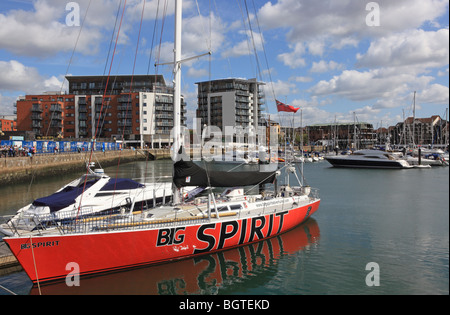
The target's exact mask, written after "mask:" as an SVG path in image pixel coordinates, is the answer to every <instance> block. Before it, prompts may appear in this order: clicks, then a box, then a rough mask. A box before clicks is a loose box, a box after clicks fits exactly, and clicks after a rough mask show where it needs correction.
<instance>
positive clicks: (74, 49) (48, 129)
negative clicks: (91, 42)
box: [45, 0, 92, 137]
mask: <svg viewBox="0 0 450 315" xmlns="http://www.w3.org/2000/svg"><path fill="white" fill-rule="evenodd" d="M91 2H92V0H89V4H88V7H87V8H86V12H85V13H84V17H83V21H82V22H81V26H80V31H79V32H78V36H77V39H76V41H75V45H74V47H73V50H72V55H71V56H70V59H69V64H68V65H67V69H66V74H65V75H64V79H63V82H62V83H61V89H60V91H59V95H61V93H62V90H63V88H64V82H65V81H64V80H65V78H66V76H67V74H68V73H69V69H70V66H71V64H72V60H73V56H74V55H75V51H76V49H77V46H78V42H79V40H80V36H81V32H82V30H83V28H84V23H85V21H86V17H87V14H88V12H89V8H90V7H91ZM50 110H51V107H50ZM54 115H55V111H53V112H52V115H51V117H50V123H49V125H48V127H47V131H46V133H45V136H46V137H47V136H48V133H49V131H50V127H51V125H52V120H53V116H54Z"/></svg>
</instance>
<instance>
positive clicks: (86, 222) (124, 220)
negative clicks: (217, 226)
mask: <svg viewBox="0 0 450 315" xmlns="http://www.w3.org/2000/svg"><path fill="white" fill-rule="evenodd" d="M146 215H147V214H146V213H143V212H141V211H137V212H134V213H132V214H130V213H129V212H127V211H120V210H115V211H111V213H105V212H102V213H86V212H83V213H82V215H76V214H74V211H62V212H58V214H57V215H55V214H48V215H40V216H38V215H34V216H26V217H21V218H16V219H12V218H13V216H3V217H0V227H1V228H2V229H3V230H5V231H9V232H10V233H12V234H14V235H18V236H21V235H25V234H28V233H33V234H36V235H45V234H49V233H51V234H60V235H67V234H80V233H95V232H102V231H103V232H104V231H108V232H110V231H123V230H142V229H153V228H155V229H158V228H164V227H174V226H179V225H186V224H188V225H192V224H199V223H204V222H207V221H208V220H209V218H208V217H190V218H186V217H179V218H178V217H177V216H176V211H175V212H174V217H173V218H169V219H160V220H158V219H156V220H151V219H150V218H146V217H145V216H146Z"/></svg>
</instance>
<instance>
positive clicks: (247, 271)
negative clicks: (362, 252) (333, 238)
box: [30, 218, 320, 295]
mask: <svg viewBox="0 0 450 315" xmlns="http://www.w3.org/2000/svg"><path fill="white" fill-rule="evenodd" d="M319 237H320V230H319V226H318V224H317V222H316V220H314V219H313V218H309V219H308V220H307V221H306V222H305V223H303V224H301V225H299V226H297V227H296V228H294V229H292V230H290V231H288V232H286V233H283V234H280V235H278V236H275V237H272V238H269V239H266V240H263V241H260V242H256V243H253V244H249V245H245V246H241V247H237V248H233V249H230V250H226V251H220V252H217V253H213V254H207V255H202V256H199V257H195V258H190V259H184V260H179V261H176V262H172V263H165V264H161V265H157V266H151V267H146V268H140V269H135V270H128V271H123V272H118V273H113V274H107V275H103V276H96V277H92V278H83V277H82V278H81V279H80V282H79V284H80V286H71V287H69V286H67V285H66V283H65V282H59V283H54V284H48V285H45V286H41V287H40V290H41V294H46V295H52V294H58V295H61V294H85V295H91V294H92V295H94V294H109V295H113V294H134V295H136V294H146V295H149V294H150V295H166V294H169V295H170V294H219V293H225V294H226V292H227V291H228V290H229V289H232V288H233V286H235V285H238V286H239V287H244V286H246V284H245V283H247V286H251V283H250V282H251V281H252V279H255V280H256V277H258V280H257V285H258V286H260V285H261V282H268V281H270V280H271V279H272V277H273V276H274V275H275V274H276V270H277V269H276V267H277V265H278V264H279V262H280V260H281V259H283V258H284V257H286V256H291V255H295V254H296V253H298V252H299V251H302V250H304V249H305V248H308V247H309V246H310V245H313V244H316V243H317V242H318V241H319ZM30 294H39V289H38V287H37V286H34V287H33V288H32V289H31V292H30Z"/></svg>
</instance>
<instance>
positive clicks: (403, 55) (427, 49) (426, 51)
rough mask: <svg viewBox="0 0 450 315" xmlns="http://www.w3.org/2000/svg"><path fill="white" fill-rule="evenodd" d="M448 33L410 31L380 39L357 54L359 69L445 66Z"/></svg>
mask: <svg viewBox="0 0 450 315" xmlns="http://www.w3.org/2000/svg"><path fill="white" fill-rule="evenodd" d="M448 47H449V30H448V29H440V30H438V31H429V32H427V31H424V30H412V31H406V32H403V33H398V34H391V35H389V36H386V37H382V38H380V39H378V40H376V41H374V42H372V43H371V44H370V47H369V49H368V51H367V53H366V54H364V55H358V66H360V67H399V66H407V67H411V66H413V67H414V68H419V69H420V70H423V69H426V68H430V67H442V66H445V65H448V63H449V51H448Z"/></svg>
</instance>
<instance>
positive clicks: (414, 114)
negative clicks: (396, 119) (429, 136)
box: [412, 91, 416, 148]
mask: <svg viewBox="0 0 450 315" xmlns="http://www.w3.org/2000/svg"><path fill="white" fill-rule="evenodd" d="M412 140H413V148H415V147H416V91H414V103H413V132H412Z"/></svg>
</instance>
